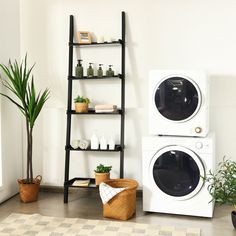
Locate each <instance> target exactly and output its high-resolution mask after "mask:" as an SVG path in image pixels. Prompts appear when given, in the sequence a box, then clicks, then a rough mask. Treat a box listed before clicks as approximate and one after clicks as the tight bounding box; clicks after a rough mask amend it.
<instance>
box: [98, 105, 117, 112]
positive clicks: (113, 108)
mask: <svg viewBox="0 0 236 236" xmlns="http://www.w3.org/2000/svg"><path fill="white" fill-rule="evenodd" d="M116 111H117V106H116V105H113V104H101V105H96V106H95V112H96V113H104V112H105V113H110V112H116Z"/></svg>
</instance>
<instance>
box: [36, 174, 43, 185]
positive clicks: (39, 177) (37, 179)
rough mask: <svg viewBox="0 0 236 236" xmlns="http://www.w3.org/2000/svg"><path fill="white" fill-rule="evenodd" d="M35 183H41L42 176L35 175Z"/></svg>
mask: <svg viewBox="0 0 236 236" xmlns="http://www.w3.org/2000/svg"><path fill="white" fill-rule="evenodd" d="M35 181H36V182H39V183H40V182H41V181H42V175H37V176H36V177H35Z"/></svg>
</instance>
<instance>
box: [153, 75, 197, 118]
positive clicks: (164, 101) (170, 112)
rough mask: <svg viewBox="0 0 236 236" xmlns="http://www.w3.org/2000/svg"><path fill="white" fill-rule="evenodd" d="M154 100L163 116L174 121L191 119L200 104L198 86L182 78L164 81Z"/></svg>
mask: <svg viewBox="0 0 236 236" xmlns="http://www.w3.org/2000/svg"><path fill="white" fill-rule="evenodd" d="M154 100H155V105H156V107H157V109H158V111H159V112H160V113H161V115H163V116H164V117H165V118H167V119H169V120H172V121H182V120H185V119H188V118H190V117H191V116H192V115H194V112H196V110H197V108H198V105H199V102H200V98H199V94H198V91H197V89H196V86H195V85H194V84H193V83H191V82H190V81H189V80H187V79H185V78H182V77H170V78H168V79H166V80H164V81H163V82H162V83H161V84H160V85H159V87H158V88H157V90H156V92H155V96H154Z"/></svg>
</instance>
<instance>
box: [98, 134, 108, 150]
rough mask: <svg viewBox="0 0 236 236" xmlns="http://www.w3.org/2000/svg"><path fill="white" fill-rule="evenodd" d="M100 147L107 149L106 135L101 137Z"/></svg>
mask: <svg viewBox="0 0 236 236" xmlns="http://www.w3.org/2000/svg"><path fill="white" fill-rule="evenodd" d="M100 149H102V150H106V149H107V140H106V138H105V137H104V136H102V137H101V139H100Z"/></svg>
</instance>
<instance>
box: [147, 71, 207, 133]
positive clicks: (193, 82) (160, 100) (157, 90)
mask: <svg viewBox="0 0 236 236" xmlns="http://www.w3.org/2000/svg"><path fill="white" fill-rule="evenodd" d="M208 87H209V86H208V79H207V76H206V74H205V73H204V72H202V71H180V70H152V71H150V73H149V133H150V134H154V135H179V136H199V137H205V136H206V135H207V133H208V129H209V124H208V123H209V88H208Z"/></svg>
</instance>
